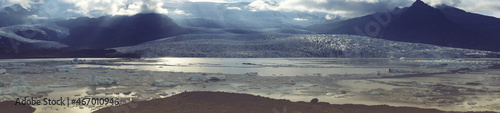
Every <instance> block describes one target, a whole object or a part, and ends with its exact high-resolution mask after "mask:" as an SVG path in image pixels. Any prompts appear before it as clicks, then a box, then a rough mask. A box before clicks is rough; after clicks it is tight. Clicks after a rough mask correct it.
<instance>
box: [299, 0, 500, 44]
mask: <svg viewBox="0 0 500 113" xmlns="http://www.w3.org/2000/svg"><path fill="white" fill-rule="evenodd" d="M383 14H388V17H387V16H380V15H383ZM376 17H382V18H378V19H382V20H386V21H388V22H387V23H385V22H384V21H382V22H381V21H380V20H377V18H376ZM448 18H449V17H447V16H446V15H445V14H443V12H441V11H440V10H438V9H435V8H433V7H431V6H429V5H427V4H425V3H424V2H422V1H421V0H417V1H416V2H415V3H413V4H412V6H411V7H408V8H405V9H403V10H401V13H399V14H391V13H376V14H372V15H367V16H363V17H359V18H354V19H349V20H345V21H340V22H336V23H330V24H323V25H313V26H309V27H308V29H310V30H312V31H316V32H319V33H328V34H329V33H335V34H353V35H368V36H370V37H374V38H382V39H388V40H395V41H404V42H413V43H425V44H433V45H440V46H447V47H459V48H469V49H480V50H491V51H500V46H499V45H500V44H499V43H497V42H495V41H494V40H493V39H492V38H491V37H489V36H488V35H484V34H481V33H480V32H478V31H475V30H472V29H470V28H468V27H467V26H464V25H461V24H459V23H455V22H454V21H451V20H450V19H448ZM377 22H378V23H377Z"/></svg>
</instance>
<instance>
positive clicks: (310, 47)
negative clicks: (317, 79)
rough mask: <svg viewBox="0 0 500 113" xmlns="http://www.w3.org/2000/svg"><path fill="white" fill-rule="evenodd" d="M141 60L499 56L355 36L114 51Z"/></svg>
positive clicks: (257, 36)
mask: <svg viewBox="0 0 500 113" xmlns="http://www.w3.org/2000/svg"><path fill="white" fill-rule="evenodd" d="M114 49H116V50H117V51H119V52H122V53H134V54H139V55H141V56H142V57H166V56H169V57H343V58H358V57H364V58H388V57H391V56H394V57H410V58H470V57H499V56H500V53H498V52H490V51H480V50H471V49H459V48H450V47H440V46H434V45H429V44H419V43H407V42H397V41H389V40H384V39H374V38H370V37H364V36H354V35H320V34H311V35H307V34H302V35H297V34H282V33H254V34H233V33H212V34H186V35H180V36H174V37H169V38H164V39H159V40H155V41H150V42H146V43H142V44H139V45H135V46H128V47H119V48H114Z"/></svg>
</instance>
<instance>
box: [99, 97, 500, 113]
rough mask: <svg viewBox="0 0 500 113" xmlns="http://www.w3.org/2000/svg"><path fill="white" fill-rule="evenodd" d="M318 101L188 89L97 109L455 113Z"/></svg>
mask: <svg viewBox="0 0 500 113" xmlns="http://www.w3.org/2000/svg"><path fill="white" fill-rule="evenodd" d="M319 101H320V102H319V103H309V102H291V101H288V100H276V99H270V98H266V97H260V96H254V95H249V94H236V93H223V92H185V93H181V94H178V95H174V96H172V97H168V98H164V99H154V100H151V101H143V102H133V103H128V104H125V105H121V106H117V107H109V108H104V109H101V110H98V111H95V112H94V113H113V112H127V113H128V112H130V113H455V112H445V111H439V110H436V109H420V108H411V107H391V106H386V105H378V106H367V105H350V104H348V105H331V104H327V103H322V102H321V100H319ZM457 113H462V112H457ZM464 113H473V112H464ZM484 113H490V112H484ZM491 113H494V112H491Z"/></svg>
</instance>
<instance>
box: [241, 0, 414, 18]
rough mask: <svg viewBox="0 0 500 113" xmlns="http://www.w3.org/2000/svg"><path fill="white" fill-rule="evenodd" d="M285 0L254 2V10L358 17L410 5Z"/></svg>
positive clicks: (375, 0)
mask: <svg viewBox="0 0 500 113" xmlns="http://www.w3.org/2000/svg"><path fill="white" fill-rule="evenodd" d="M313 1H314V2H311V0H284V1H282V2H280V3H279V4H278V5H271V4H268V3H267V2H264V1H262V0H256V1H255V2H252V3H251V4H250V5H249V7H250V8H251V9H252V10H283V11H286V10H299V11H308V12H325V13H330V14H336V15H341V16H343V17H357V16H362V15H366V14H370V13H374V12H378V11H385V10H392V9H394V8H395V7H400V6H408V4H411V3H412V2H410V1H407V0H313Z"/></svg>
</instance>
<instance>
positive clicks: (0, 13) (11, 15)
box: [0, 4, 35, 27]
mask: <svg viewBox="0 0 500 113" xmlns="http://www.w3.org/2000/svg"><path fill="white" fill-rule="evenodd" d="M32 14H35V13H34V12H32V11H29V10H28V9H25V8H23V7H22V6H21V5H19V4H15V5H12V6H10V7H5V8H3V9H1V10H0V27H5V26H11V25H18V24H23V23H25V22H26V19H27V17H28V16H29V15H32Z"/></svg>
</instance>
